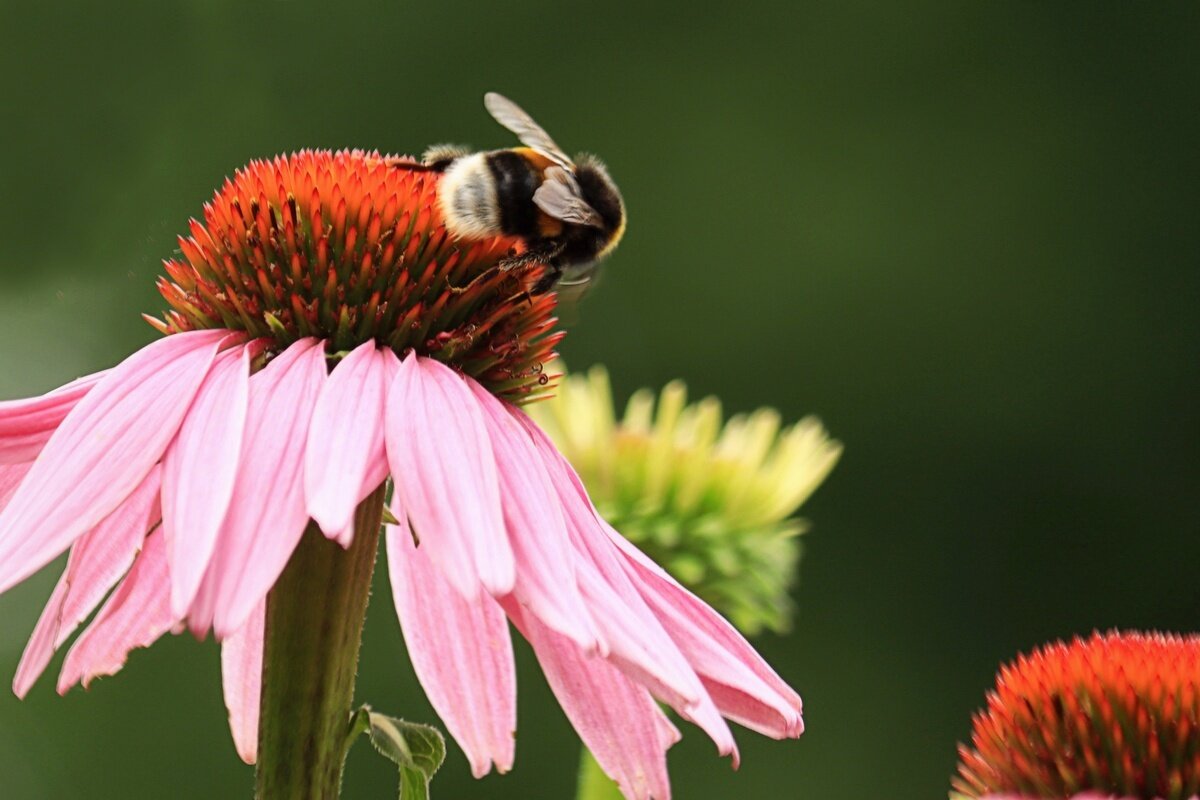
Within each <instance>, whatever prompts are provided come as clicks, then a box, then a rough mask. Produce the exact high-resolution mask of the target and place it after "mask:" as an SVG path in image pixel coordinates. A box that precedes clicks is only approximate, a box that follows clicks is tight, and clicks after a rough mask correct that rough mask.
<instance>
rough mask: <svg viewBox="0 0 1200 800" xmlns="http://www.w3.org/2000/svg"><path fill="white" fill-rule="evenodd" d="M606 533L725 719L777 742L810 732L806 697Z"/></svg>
mask: <svg viewBox="0 0 1200 800" xmlns="http://www.w3.org/2000/svg"><path fill="white" fill-rule="evenodd" d="M604 530H605V531H606V533H608V536H609V539H610V541H612V542H613V543H614V544H616V545H617V547H618V548H619V549H620V550H621V552H622V555H623V556H624V558H625V561H626V565H627V571H628V574H629V575H630V577H631V578H632V579H633V580H634V582H635V583H636V584H637V585H638V588H639V590H640V591H641V593H642V596H643V597H644V598H645V600H646V602H647V603H648V604H649V605H650V607H651V609H653V610H654V613H655V614H656V615H657V616H658V618H659V619H660V620H661V621H662V623H663V626H664V627H665V628H666V629H667V631H668V632H669V633H670V635H671V638H672V639H674V640H675V643H676V644H677V645H679V649H680V650H681V651H682V652H683V654H684V655H685V656H686V657H687V659H688V661H689V662H690V663H691V665H692V668H693V669H695V670H696V673H697V674H698V675H699V676H700V679H701V681H702V683H703V684H704V688H705V689H706V690H707V691H708V693H709V695H710V696H711V697H712V698H713V701H714V702H715V703H716V704H717V708H719V709H720V710H721V713H722V714H723V715H725V716H726V717H728V718H729V719H732V720H734V721H735V722H738V723H741V724H742V725H745V726H746V727H747V728H750V729H751V730H753V731H757V732H758V733H761V734H763V735H765V736H771V737H773V738H777V739H782V738H794V737H796V736H799V735H800V734H801V733H803V731H804V720H803V717H802V716H801V713H800V712H801V703H800V696H799V695H797V694H796V692H795V691H794V690H793V689H792V688H791V687H790V686H788V685H787V684H786V683H784V681H783V679H782V678H780V677H779V675H778V674H777V673H776V672H775V671H774V670H773V669H771V667H770V666H769V665H768V664H767V662H766V661H764V660H763V658H762V656H760V655H759V654H758V653H757V652H755V650H754V648H753V647H751V646H750V643H749V642H747V641H746V639H745V638H744V637H743V636H742V635H741V634H740V633H738V632H737V630H736V629H735V628H734V627H733V626H732V625H731V624H729V622H727V621H726V620H725V619H724V618H723V617H722V616H721V615H720V614H718V613H717V612H716V611H714V610H713V609H712V608H711V607H710V606H709V605H708V604H707V603H705V602H704V601H703V600H701V599H700V598H698V597H696V596H695V595H694V594H692V593H691V592H689V591H688V590H687V589H685V588H683V587H682V586H680V585H679V584H678V583H677V582H676V581H675V579H674V578H672V577H671V576H670V575H668V574H667V573H666V572H665V571H664V570H663V569H662V568H661V567H659V566H658V565H657V564H655V563H654V562H653V561H651V560H650V559H649V558H648V557H647V556H646V555H645V554H643V553H642V552H641V551H640V550H638V549H637V548H636V547H634V546H633V545H631V544H629V542H628V541H627V540H626V539H625V537H623V536H621V535H620V534H619V533H617V532H616V531H614V530H612V528H611V527H609V526H608V525H607V524H606V523H605V524H604Z"/></svg>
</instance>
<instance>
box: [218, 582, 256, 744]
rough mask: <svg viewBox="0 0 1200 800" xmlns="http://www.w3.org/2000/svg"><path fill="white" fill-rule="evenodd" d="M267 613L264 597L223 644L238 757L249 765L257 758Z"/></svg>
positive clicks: (224, 672)
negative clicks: (244, 621)
mask: <svg viewBox="0 0 1200 800" xmlns="http://www.w3.org/2000/svg"><path fill="white" fill-rule="evenodd" d="M266 616H267V603H266V601H265V600H264V601H263V602H261V603H259V604H258V607H257V608H255V609H254V611H253V613H251V614H250V619H248V620H246V624H245V625H243V626H242V627H241V628H239V629H238V630H236V631H235V632H234V633H233V635H232V636H230V637H229V638H228V639H226V640H225V641H224V642H222V643H221V688H222V691H223V693H224V695H225V708H226V710H228V711H229V730H230V732H231V733H232V734H233V745H234V747H236V748H237V753H238V756H240V757H241V759H242V761H245V762H246V763H247V764H253V763H254V762H255V761H257V760H258V704H259V695H260V693H261V691H262V662H263V632H264V628H265V625H266Z"/></svg>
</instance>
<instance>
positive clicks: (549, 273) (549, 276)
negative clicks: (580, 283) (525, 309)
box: [529, 266, 562, 295]
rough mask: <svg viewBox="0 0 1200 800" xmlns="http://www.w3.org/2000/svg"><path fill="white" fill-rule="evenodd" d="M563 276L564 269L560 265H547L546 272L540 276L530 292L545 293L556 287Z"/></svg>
mask: <svg viewBox="0 0 1200 800" xmlns="http://www.w3.org/2000/svg"><path fill="white" fill-rule="evenodd" d="M561 277H562V270H561V269H559V268H558V267H553V266H551V267H547V268H546V272H545V273H544V274H543V275H542V277H540V278H538V282H537V283H535V284H534V285H533V288H532V289H530V290H529V293H530V294H535V295H536V294H545V293H546V292H548V291H550V290H551V289H553V288H554V284H556V283H558V279H559V278H561Z"/></svg>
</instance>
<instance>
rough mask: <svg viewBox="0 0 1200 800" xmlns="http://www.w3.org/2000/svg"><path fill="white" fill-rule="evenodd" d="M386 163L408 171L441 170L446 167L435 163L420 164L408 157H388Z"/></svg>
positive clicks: (394, 167)
mask: <svg viewBox="0 0 1200 800" xmlns="http://www.w3.org/2000/svg"><path fill="white" fill-rule="evenodd" d="M387 165H388V166H389V167H392V168H393V169H406V170H408V171H409V172H442V171H443V170H445V168H446V167H445V166H440V167H439V166H438V165H436V164H422V163H421V162H420V161H413V160H412V159H408V158H389V159H388V160H387Z"/></svg>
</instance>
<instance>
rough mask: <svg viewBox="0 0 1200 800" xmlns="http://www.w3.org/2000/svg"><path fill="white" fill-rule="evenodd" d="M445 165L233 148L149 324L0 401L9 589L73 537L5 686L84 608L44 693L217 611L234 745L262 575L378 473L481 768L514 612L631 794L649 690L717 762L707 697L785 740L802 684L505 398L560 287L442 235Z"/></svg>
mask: <svg viewBox="0 0 1200 800" xmlns="http://www.w3.org/2000/svg"><path fill="white" fill-rule="evenodd" d="M435 183H436V176H433V175H428V174H420V173H414V172H410V171H407V170H398V169H394V168H393V166H392V165H391V164H390V162H389V160H388V159H386V158H382V157H380V156H378V155H374V154H367V153H360V152H340V153H328V152H306V153H301V154H298V155H295V156H290V157H279V158H276V159H274V160H271V161H261V162H255V163H252V164H251V165H249V166H248V167H247V168H246V169H244V170H242V171H240V172H239V173H238V174H237V175H236V176H235V178H234V179H233V180H231V181H227V182H226V184H225V186H224V187H223V188H222V189H221V190H220V191H219V192H218V193H217V195H216V197H215V198H214V200H213V201H212V202H211V203H210V204H208V205H207V206H206V207H205V213H204V221H203V222H197V221H194V222H193V223H192V226H191V235H190V236H189V237H187V238H185V239H181V242H180V247H181V251H182V256H183V257H182V259H180V260H175V261H170V262H168V263H167V274H168V275H169V276H170V277H169V279H163V281H162V282H161V284H160V289H161V291H162V293H163V296H164V297H165V298H166V299H167V301H168V303H169V304H170V306H171V310H169V311H168V312H167V313H166V314H165V315H164V316H163V318H162V319H160V320H154V321H153V322H154V324H155V326H156V327H157V328H158V329H159V330H160V331H161V332H162V333H164V334H167V335H165V336H164V337H163V338H161V339H159V340H157V341H154V342H152V343H151V344H149V345H147V346H145V347H144V348H142V349H141V350H139V351H138V352H136V353H134V354H133V355H132V356H130V357H129V358H127V359H126V360H125V361H123V362H122V363H121V364H119V365H118V366H116V367H114V368H112V369H110V370H108V371H106V372H101V373H97V374H95V375H91V376H88V377H85V378H81V379H79V380H77V381H75V382H73V383H70V384H67V385H66V386H63V387H62V388H60V389H57V390H55V391H52V392H50V393H49V394H46V395H43V396H41V397H36V398H32V399H28V400H14V401H8V402H5V403H0V506H2V508H3V510H2V511H0V591H3V590H6V589H8V588H10V587H12V586H13V585H15V584H16V583H18V582H20V581H22V580H24V579H25V578H27V577H29V576H30V575H32V574H33V573H34V572H36V571H38V570H40V569H41V568H43V567H45V566H46V565H47V564H49V563H50V562H51V561H53V560H54V559H55V558H56V557H58V556H59V555H60V554H62V553H64V552H67V551H69V556H68V558H67V564H66V568H65V570H64V571H63V574H62V577H61V578H60V580H59V582H58V585H57V586H56V588H55V589H54V592H53V594H52V595H51V597H50V600H49V602H48V603H47V605H46V609H45V611H44V612H43V614H42V617H41V619H40V620H39V621H38V623H37V626H36V629H35V630H34V633H33V636H32V637H31V639H30V642H29V645H28V647H27V648H26V650H25V654H24V656H23V658H22V660H21V663H20V665H19V667H18V670H17V674H16V678H15V680H14V683H13V688H14V691H15V692H16V693H17V694H18V695H19V696H24V695H25V694H26V693H27V692H28V691H29V690H30V688H31V686H32V685H33V683H34V681H35V680H36V679H37V678H38V676H39V675H40V674H41V673H42V672H43V671H44V669H45V668H46V666H47V665H48V663H49V662H50V660H51V657H52V655H53V653H54V652H55V650H56V649H57V648H59V647H61V646H63V645H64V644H66V642H67V640H68V639H69V637H70V636H71V634H72V633H73V632H74V631H75V630H76V629H77V628H78V627H79V626H80V625H81V624H83V623H84V622H85V621H86V620H87V619H88V617H89V616H90V615H91V614H92V612H93V610H94V609H95V608H96V607H97V606H100V610H99V612H98V613H97V614H96V615H95V617H94V618H93V619H92V621H91V622H90V624H88V625H87V627H86V628H85V629H84V631H83V632H82V633H81V634H80V635H79V637H78V638H77V639H76V640H75V642H74V644H73V645H72V646H71V648H70V651H69V652H68V654H67V656H66V659H65V662H64V664H63V668H62V672H61V675H60V677H59V681H58V689H59V691H60V692H65V691H67V690H68V689H69V688H70V687H71V686H73V685H74V684H76V683H79V682H83V683H84V684H86V683H87V682H88V681H90V680H92V679H94V678H96V677H97V676H101V675H107V674H111V673H114V672H116V671H117V670H118V669H120V667H121V666H122V664H123V663H124V661H125V659H126V657H127V655H128V653H129V652H130V651H131V650H133V649H135V648H138V647H145V646H148V645H150V644H151V643H152V642H154V641H155V640H156V639H158V638H159V637H160V636H162V635H163V634H165V633H167V632H180V631H182V630H185V629H190V630H191V631H192V632H194V633H195V634H196V635H198V636H203V635H205V634H206V632H207V631H208V630H210V629H211V630H213V631H214V632H215V635H216V637H217V639H219V640H220V641H221V642H222V645H223V656H222V666H223V673H224V682H225V695H226V703H227V705H228V708H229V712H230V721H231V726H232V729H233V735H234V740H235V743H236V745H237V749H238V752H239V754H240V755H241V756H242V757H243V758H244V759H245V760H246V761H251V762H252V761H254V759H255V755H256V741H257V729H258V713H259V694H260V689H261V683H260V681H261V670H262V657H263V656H262V653H263V637H264V607H265V605H264V604H265V600H266V598H267V595H268V593H269V592H270V591H271V589H272V586H273V585H274V584H275V582H276V580H277V579H278V578H279V576H280V574H281V573H282V572H283V570H284V568H285V566H286V565H287V563H288V560H289V557H290V556H291V554H292V553H293V551H294V550H295V549H296V547H297V544H298V543H299V541H300V539H301V537H302V536H303V535H304V533H305V531H306V529H308V528H309V527H310V525H315V526H316V527H317V528H319V530H320V531H321V532H323V533H324V535H325V536H327V537H329V538H330V539H333V540H335V541H337V542H338V543H340V544H341V545H342V546H344V547H345V546H349V545H350V544H351V543H352V542H353V541H354V537H355V536H356V535H361V532H358V531H355V529H354V524H353V521H354V516H355V509H356V507H357V506H358V504H359V503H360V502H362V501H363V500H364V499H365V498H367V497H368V496H369V495H372V494H373V493H374V492H376V491H378V490H379V489H380V487H381V486H382V485H383V484H384V483H385V481H387V480H388V479H389V478H390V480H391V481H393V482H394V492H393V497H392V500H391V506H390V507H391V513H392V515H393V517H394V519H395V520H396V524H393V525H390V526H389V527H388V529H387V534H386V540H387V541H386V546H387V558H388V564H389V572H390V577H391V582H392V589H393V596H394V600H395V607H396V611H397V614H398V616H399V619H400V624H401V627H402V629H403V632H404V636H405V640H406V642H407V644H408V649H409V654H410V657H411V659H412V662H413V665H414V667H415V669H416V671H417V674H418V676H419V678H420V680H421V683H422V685H423V686H424V687H425V690H426V692H427V694H428V696H429V699H430V701H431V702H432V704H433V706H434V707H435V708H436V710H437V711H438V713H439V715H440V716H441V717H442V719H443V721H444V722H445V724H446V727H447V728H448V729H449V731H450V733H451V734H452V735H453V737H454V738H455V739H456V740H457V741H458V743H459V744H460V746H461V747H462V749H463V750H464V751H465V753H466V754H467V757H468V759H469V761H470V763H471V767H472V770H473V771H474V773H475V774H476V775H477V776H481V775H483V774H485V773H487V772H488V771H489V770H490V769H491V768H492V766H495V767H496V769H498V770H499V771H501V772H503V771H505V770H507V769H509V768H510V767H511V766H512V763H513V755H514V752H513V748H514V742H513V732H514V729H515V725H516V710H515V709H516V684H515V676H514V669H513V658H512V650H511V640H510V633H509V623H510V622H511V623H512V624H513V625H514V626H515V627H516V628H517V629H518V630H519V631H520V632H521V633H522V634H523V635H524V636H525V637H526V638H527V639H528V640H529V641H530V642H531V643H532V645H533V648H534V650H535V652H536V654H537V657H538V660H539V661H540V663H541V666H542V669H543V671H544V672H545V674H546V676H547V678H548V680H549V682H550V685H551V687H552V689H553V690H554V693H555V694H556V696H557V697H558V699H559V701H560V703H561V704H562V706H563V708H564V710H565V711H566V713H567V715H568V716H569V718H570V719H571V721H572V723H573V724H574V726H575V728H576V729H577V730H578V732H579V734H580V736H581V738H582V739H583V740H584V742H585V743H586V744H587V746H588V747H589V749H591V751H592V752H593V753H594V754H595V756H596V758H597V760H598V761H599V763H600V764H601V765H602V767H603V768H604V769H605V771H606V772H607V773H608V774H609V775H610V776H612V777H613V778H614V779H615V780H616V781H617V782H618V784H619V785H620V786H621V788H622V790H623V791H624V793H625V794H626V796H628V797H631V798H666V797H669V795H670V789H669V785H668V780H667V774H666V761H665V752H666V749H667V748H668V747H669V746H670V745H671V744H672V743H673V742H674V741H676V739H677V738H678V736H679V733H678V731H677V730H676V729H675V727H674V726H673V725H672V724H671V722H670V721H669V720H668V718H667V717H666V715H665V714H664V713H663V712H662V711H661V710H660V707H659V705H658V703H657V702H656V701H659V702H662V703H664V704H666V705H667V706H669V707H670V708H672V709H674V710H675V711H676V712H677V713H678V714H679V716H680V717H682V718H684V719H686V720H689V721H691V722H693V723H695V724H696V725H698V726H699V727H701V728H702V729H703V730H704V731H705V732H706V733H707V734H708V735H709V736H710V737H711V738H712V739H713V741H714V742H715V743H716V745H717V749H718V750H719V752H720V753H722V754H725V755H730V756H732V759H733V761H734V763H735V764H736V763H737V758H738V755H737V747H736V745H735V743H734V740H733V736H732V734H731V732H730V730H729V728H728V726H727V725H726V722H725V719H731V720H734V721H736V722H739V723H741V724H742V725H745V726H746V727H749V728H751V729H753V730H755V731H758V732H760V733H763V734H765V735H768V736H772V737H794V736H797V735H799V734H800V732H801V731H802V729H803V723H802V720H801V714H800V710H801V705H800V698H799V696H798V695H797V694H796V693H795V692H794V691H793V690H792V689H791V688H790V687H789V686H788V685H787V684H786V683H785V682H784V681H783V680H782V679H781V678H780V677H779V676H778V675H777V674H776V673H775V671H774V670H772V669H771V668H770V667H769V666H768V665H767V664H766V663H765V662H764V661H763V659H762V658H761V657H759V656H758V654H757V653H755V651H754V650H753V649H752V648H751V647H750V645H749V644H748V643H747V642H746V640H745V639H744V638H743V637H742V636H741V635H740V634H738V633H737V631H736V630H735V629H734V628H733V627H732V626H731V625H730V624H729V623H728V622H726V621H725V620H724V619H722V618H721V617H720V616H719V615H718V614H717V613H716V612H714V611H713V610H712V609H711V608H709V607H708V606H707V605H706V604H705V603H704V602H702V601H700V600H699V599H697V598H696V597H695V596H694V595H692V594H691V593H690V592H688V591H687V590H686V589H684V588H683V587H681V586H680V585H679V584H678V583H677V582H676V581H675V580H673V579H672V578H671V577H670V576H669V575H668V574H667V573H666V572H664V571H663V570H662V569H660V568H659V567H658V566H657V565H656V564H655V563H653V562H652V561H650V560H649V559H648V558H646V557H645V556H644V555H642V554H641V553H640V552H639V551H638V550H637V549H636V548H634V547H633V546H632V545H630V544H629V543H628V542H627V541H626V540H625V539H624V538H622V537H621V536H620V534H618V533H617V532H616V531H614V530H612V529H611V528H610V527H609V526H608V525H607V524H606V523H605V522H604V521H603V520H602V519H601V518H600V517H599V515H598V514H597V513H596V511H595V509H594V508H593V507H592V504H591V502H590V500H589V499H588V497H587V494H586V492H585V491H584V489H583V488H582V484H581V483H580V481H579V479H578V478H577V476H576V475H575V473H574V471H573V470H572V468H571V467H570V466H569V465H568V464H567V462H566V461H565V460H564V459H563V458H562V456H561V455H560V454H559V453H558V451H557V450H556V449H555V448H554V446H553V445H552V444H551V442H550V441H549V439H548V438H547V437H546V436H545V435H544V434H543V433H542V432H541V430H539V429H538V427H537V426H536V425H535V424H534V423H533V422H531V420H530V419H529V418H528V417H527V416H526V415H525V414H524V413H523V412H522V411H521V409H520V408H519V404H520V403H522V402H525V401H528V400H530V399H533V398H535V397H536V396H537V395H538V393H539V392H541V391H543V390H544V389H546V388H547V387H548V386H551V385H552V384H553V380H552V379H551V378H550V377H549V376H548V375H547V374H546V372H545V369H544V366H545V364H546V363H548V362H549V361H550V360H551V359H552V358H553V357H554V353H553V348H554V345H555V343H556V342H557V341H558V337H559V334H557V333H554V332H553V330H552V329H553V323H554V319H553V316H552V315H553V311H554V299H553V297H552V296H550V295H544V296H538V297H531V296H530V295H529V294H528V292H527V287H528V286H529V285H531V282H532V281H533V280H536V277H537V276H536V274H534V275H532V276H531V275H528V274H524V275H518V274H514V273H513V272H506V271H505V270H503V269H501V268H499V267H498V266H497V261H498V259H499V258H500V257H502V256H503V255H504V254H505V253H506V252H507V251H508V250H509V248H510V247H512V246H513V244H514V243H513V242H509V241H504V240H493V241H488V242H483V243H476V244H470V245H464V244H460V243H457V242H455V241H453V240H451V239H450V238H449V237H448V236H447V235H446V232H445V229H444V227H443V226H442V224H441V220H440V218H439V217H438V212H437V210H436V204H435V203H434V202H432V200H433V194H434V187H435ZM113 587H115V590H114V588H113ZM110 592H111V593H110ZM106 597H107V599H106Z"/></svg>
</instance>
